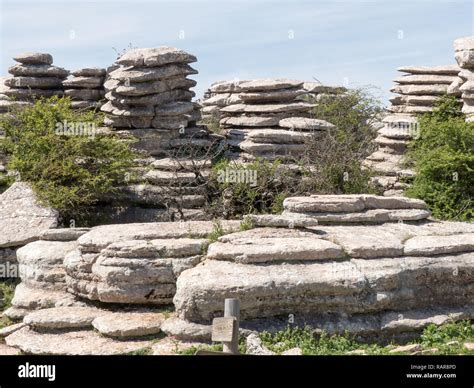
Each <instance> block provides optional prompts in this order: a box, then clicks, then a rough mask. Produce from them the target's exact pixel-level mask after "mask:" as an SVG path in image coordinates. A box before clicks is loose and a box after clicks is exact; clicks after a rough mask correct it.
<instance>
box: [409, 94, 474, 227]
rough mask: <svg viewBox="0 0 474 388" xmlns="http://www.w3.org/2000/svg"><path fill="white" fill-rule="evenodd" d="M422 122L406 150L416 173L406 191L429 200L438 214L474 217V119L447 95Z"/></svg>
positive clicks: (442, 217) (442, 215) (420, 121)
mask: <svg viewBox="0 0 474 388" xmlns="http://www.w3.org/2000/svg"><path fill="white" fill-rule="evenodd" d="M419 126H420V136H419V137H418V138H417V139H416V140H414V141H413V142H412V143H411V144H410V147H409V151H408V153H407V158H408V159H409V160H410V161H411V162H412V163H413V164H414V168H415V171H416V177H415V179H414V181H413V184H412V186H411V187H410V188H409V189H408V190H407V191H406V194H407V195H409V196H412V197H416V198H421V199H423V200H424V201H426V203H427V204H428V206H429V207H430V209H431V211H432V212H433V215H434V216H435V217H437V218H441V219H452V220H464V221H469V220H472V218H473V213H474V205H473V203H474V153H473V150H474V123H468V122H465V121H464V115H463V114H462V112H461V104H460V103H459V102H458V101H457V99H456V98H454V97H451V96H444V97H442V98H440V99H439V101H438V103H437V104H436V107H435V109H434V111H433V113H431V114H426V115H423V116H422V117H421V118H420V119H419Z"/></svg>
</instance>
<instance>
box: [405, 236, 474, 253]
mask: <svg viewBox="0 0 474 388" xmlns="http://www.w3.org/2000/svg"><path fill="white" fill-rule="evenodd" d="M404 251H405V254H406V255H411V256H431V255H443V254H448V253H460V252H473V251H474V233H463V234H455V235H452V236H416V237H413V238H411V239H409V240H408V241H406V242H405V249H404Z"/></svg>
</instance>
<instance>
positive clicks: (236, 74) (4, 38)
mask: <svg viewBox="0 0 474 388" xmlns="http://www.w3.org/2000/svg"><path fill="white" fill-rule="evenodd" d="M0 3H1V8H0V12H1V18H0V22H1V27H0V28H1V29H0V33H1V36H0V48H1V58H0V60H1V63H0V67H1V69H0V74H1V75H6V74H7V69H8V67H10V66H12V65H13V64H14V61H13V60H12V59H11V58H12V56H14V55H15V54H18V53H20V52H23V51H42V52H49V53H51V54H52V55H53V57H54V64H56V65H58V66H61V67H65V68H67V69H70V70H74V69H77V68H80V67H86V66H101V67H106V66H108V65H110V64H112V63H113V62H114V60H115V58H116V52H115V51H114V49H113V48H114V47H115V48H116V49H117V50H119V51H120V50H121V49H124V48H126V47H127V46H128V45H129V44H130V43H131V44H132V45H133V46H134V47H156V46H161V45H169V46H174V47H179V48H182V49H184V50H187V51H189V52H190V53H192V54H194V55H196V56H197V58H198V62H197V63H195V64H193V66H194V67H195V68H196V69H197V70H198V71H199V74H198V75H196V76H193V78H194V79H195V80H196V81H197V82H198V85H197V87H196V88H195V89H194V90H195V91H196V93H197V95H198V96H200V95H201V94H202V92H203V91H204V90H205V89H206V88H207V87H208V85H209V84H210V83H212V82H214V81H218V80H223V79H234V78H236V79H251V78H260V77H288V78H296V79H305V80H311V79H312V78H316V79H318V80H320V81H321V82H323V83H325V84H346V85H348V86H354V87H357V86H362V85H373V86H375V87H376V88H377V89H374V92H375V93H376V94H377V95H379V96H380V97H381V98H382V99H384V100H385V101H386V100H387V98H388V97H389V96H390V92H389V89H390V87H391V85H392V80H393V79H394V78H396V77H397V72H396V68H397V67H398V66H402V65H427V66H431V65H442V64H450V63H454V51H453V40H454V39H456V38H458V37H462V36H467V35H474V5H473V4H474V2H473V1H468V0H457V1H452V0H451V1H448V0H430V1H428V0H411V1H407V0H401V1H400V0H398V1H357V0H341V1H301V0H294V1H290V0H287V1H283V0H280V1H273V0H267V1H265V0H252V1H250V0H240V1H236V0H234V1H225V0H224V1H223V0H220V1H182V0H181V1H180V0H177V1H176V0H175V1H159V0H154V1H152V0H148V1H132V0H128V1H112V0H111V1H108V0H102V1H97V0H96V1H84V0H83V1H41V0H36V1H22V0H0Z"/></svg>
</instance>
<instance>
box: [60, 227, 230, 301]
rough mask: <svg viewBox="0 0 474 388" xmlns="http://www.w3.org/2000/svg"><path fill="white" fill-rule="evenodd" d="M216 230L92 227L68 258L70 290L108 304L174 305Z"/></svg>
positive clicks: (210, 228)
mask: <svg viewBox="0 0 474 388" xmlns="http://www.w3.org/2000/svg"><path fill="white" fill-rule="evenodd" d="M238 225H239V223H238V222H227V223H225V224H223V225H222V226H223V228H224V229H228V230H229V229H230V230H236V229H237V228H238ZM213 228H214V224H213V223H212V222H207V221H202V222H200V221H190V222H164V223H157V224H156V223H155V224H153V223H148V224H124V225H108V226H99V227H96V228H93V229H92V230H91V231H90V232H89V233H86V234H84V235H83V236H81V237H80V238H79V240H78V244H79V245H78V249H77V250H75V251H73V252H71V253H70V254H69V255H68V256H67V257H66V260H65V267H66V273H67V276H66V281H67V286H68V290H69V291H70V292H71V293H73V294H75V295H78V296H80V297H82V298H85V299H88V300H96V301H100V302H104V303H132V304H151V305H166V304H170V303H171V302H172V299H173V296H174V293H175V290H176V278H177V277H178V276H179V274H180V273H181V272H182V271H184V270H185V269H188V268H191V267H193V266H195V265H197V264H198V263H199V262H200V261H201V259H202V258H203V255H204V253H205V248H206V246H207V244H208V240H207V236H208V235H209V234H210V233H211V232H212V231H213Z"/></svg>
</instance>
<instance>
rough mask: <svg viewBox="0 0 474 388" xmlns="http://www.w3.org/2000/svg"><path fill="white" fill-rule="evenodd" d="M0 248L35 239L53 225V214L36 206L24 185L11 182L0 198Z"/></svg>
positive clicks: (34, 198)
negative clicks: (0, 226) (0, 230)
mask: <svg viewBox="0 0 474 388" xmlns="http://www.w3.org/2000/svg"><path fill="white" fill-rule="evenodd" d="M0 222H1V223H2V225H3V226H2V234H1V236H0V248H6V247H16V246H20V245H24V244H26V243H28V242H30V241H34V240H36V239H38V237H39V235H40V233H42V232H43V231H44V230H45V229H49V228H54V227H56V225H57V212H55V211H53V210H51V209H49V208H46V207H44V206H42V205H40V204H39V203H38V201H37V200H36V197H35V195H34V193H33V191H32V190H31V188H30V187H29V186H28V185H27V184H26V183H19V182H17V183H14V184H13V185H12V186H11V187H10V188H9V189H8V190H6V191H5V192H4V193H3V194H2V195H1V196H0Z"/></svg>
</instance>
